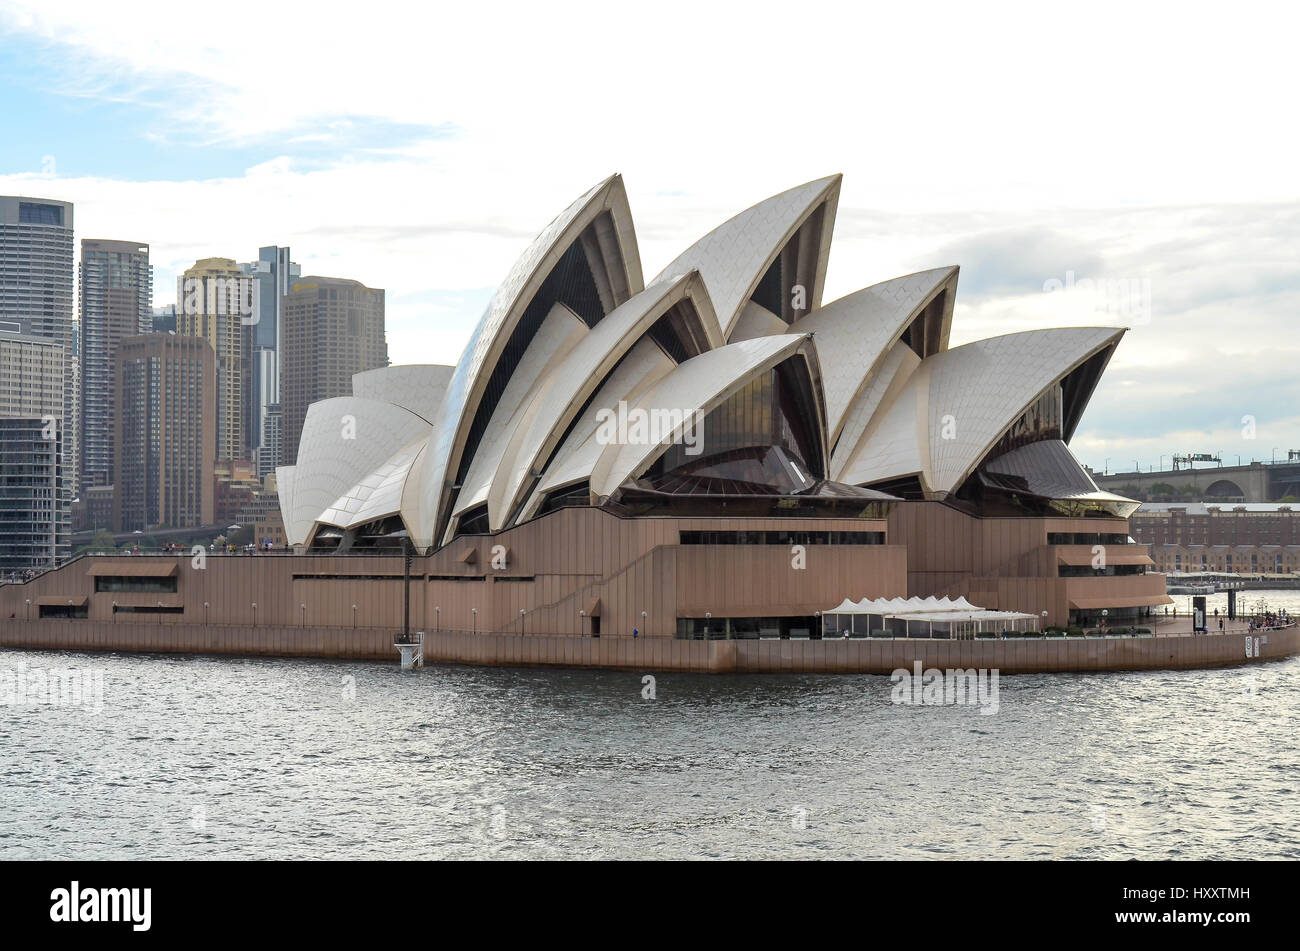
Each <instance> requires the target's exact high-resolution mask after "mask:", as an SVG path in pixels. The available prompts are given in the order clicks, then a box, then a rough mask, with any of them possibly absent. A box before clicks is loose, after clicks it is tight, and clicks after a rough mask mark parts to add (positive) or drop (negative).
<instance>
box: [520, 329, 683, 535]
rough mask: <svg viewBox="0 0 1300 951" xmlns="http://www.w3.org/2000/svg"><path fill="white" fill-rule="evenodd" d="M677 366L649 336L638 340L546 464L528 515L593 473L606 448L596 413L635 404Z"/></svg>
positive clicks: (528, 507)
mask: <svg viewBox="0 0 1300 951" xmlns="http://www.w3.org/2000/svg"><path fill="white" fill-rule="evenodd" d="M674 366H676V364H674V363H673V361H672V360H670V359H669V358H668V357H667V355H665V354H664V352H663V350H661V349H660V348H659V347H658V345H656V344H655V343H653V342H652V341H650V340H649V339H644V338H643V339H642V340H640V341H638V342H637V344H636V345H635V346H634V347H633V348H632V349H631V351H630V352H629V353H628V355H627V358H626V359H625V360H623V362H622V363H620V364H619V365H618V368H617V369H615V370H614V372H613V373H612V374H610V377H609V379H608V380H607V381H606V383H605V385H604V386H602V387H601V388H600V389H599V390H598V391H597V392H596V395H595V397H593V398H592V401H591V404H590V405H589V406H588V407H587V409H586V411H585V412H584V413H583V414H582V416H581V417H580V418H579V419H578V421H577V422H576V423H575V424H574V426H573V429H572V431H570V433H569V435H568V437H566V438H565V440H564V443H563V444H562V445H561V446H560V449H559V451H558V452H556V454H555V459H554V460H553V461H552V462H551V464H550V465H549V466H548V467H547V469H546V472H545V473H544V474H543V476H542V479H541V481H540V482H539V483H538V484H537V489H536V490H535V491H534V493H533V495H532V496H531V497H530V499H529V502H528V505H527V506H526V507H525V509H524V516H525V517H530V516H531V515H532V513H533V512H535V511H536V509H537V506H538V505H539V504H540V502H541V501H542V498H543V497H544V496H545V495H546V494H547V493H550V492H553V491H555V490H556V489H560V488H563V487H565V486H567V485H572V484H573V483H575V482H581V481H582V480H583V479H586V478H588V477H589V476H590V475H591V470H592V469H593V468H594V467H595V465H596V460H597V459H599V458H600V454H601V451H602V450H603V449H604V448H605V447H604V446H603V445H601V443H600V442H599V441H598V440H597V439H596V430H597V427H598V425H599V422H598V419H597V416H598V415H599V413H600V412H601V410H616V409H617V407H618V403H619V401H620V400H624V401H626V402H627V403H629V404H630V405H636V400H637V399H638V398H639V397H640V396H641V394H642V393H644V392H646V391H647V390H648V389H649V388H650V387H652V386H653V385H654V384H656V383H657V382H658V381H659V380H661V379H663V378H664V377H665V376H667V375H668V374H669V373H670V372H672V369H673V367H674Z"/></svg>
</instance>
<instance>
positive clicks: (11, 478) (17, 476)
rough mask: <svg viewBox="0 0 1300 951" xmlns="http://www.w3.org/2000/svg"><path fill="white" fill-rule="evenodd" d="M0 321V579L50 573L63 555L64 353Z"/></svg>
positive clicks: (18, 325)
mask: <svg viewBox="0 0 1300 951" xmlns="http://www.w3.org/2000/svg"><path fill="white" fill-rule="evenodd" d="M25 330H26V326H25V324H24V323H23V322H22V321H13V320H0V574H10V573H13V572H17V571H24V570H27V569H29V568H30V569H35V568H50V567H54V566H55V565H57V564H58V563H59V562H61V561H65V560H66V559H67V558H68V554H69V529H70V507H69V502H70V498H71V497H70V493H69V487H68V483H67V479H66V478H65V475H64V472H63V467H62V460H63V458H64V456H63V452H62V449H63V441H64V429H63V425H62V419H63V410H64V406H63V397H64V391H65V386H64V371H65V369H66V368H67V365H66V362H65V359H64V354H63V347H62V346H61V345H60V344H59V343H58V342H57V341H55V340H52V339H50V338H49V337H45V336H37V335H34V334H30V333H26V332H25Z"/></svg>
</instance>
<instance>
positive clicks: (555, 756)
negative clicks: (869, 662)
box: [0, 651, 1300, 859]
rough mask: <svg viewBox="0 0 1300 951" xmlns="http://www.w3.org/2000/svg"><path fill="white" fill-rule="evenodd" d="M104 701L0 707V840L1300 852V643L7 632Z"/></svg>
mask: <svg viewBox="0 0 1300 951" xmlns="http://www.w3.org/2000/svg"><path fill="white" fill-rule="evenodd" d="M21 664H26V665H28V667H29V668H31V667H42V668H46V669H63V668H69V667H76V668H87V667H89V668H93V669H95V670H98V671H101V672H102V674H103V678H104V680H103V683H104V694H103V704H102V708H101V709H100V710H99V712H95V711H94V709H93V707H90V708H87V707H75V706H48V705H31V704H29V705H25V706H13V705H10V706H3V707H0V751H2V752H3V761H2V762H0V776H2V777H3V798H2V801H0V858H82V857H84V858H337V859H348V858H451V857H502V858H507V857H592V858H670V857H725V858H779V857H801V858H817V857H825V858H855V857H857V858H917V857H933V858H944V857H979V858H1042V857H1058V858H1067V857H1069V858H1107V859H1121V858H1131V857H1139V858H1189V859H1190V858H1207V857H1221V858H1262V857H1287V858H1297V857H1300V830H1298V829H1297V827H1298V826H1300V792H1297V789H1296V786H1297V779H1298V778H1300V746H1298V744H1297V741H1296V725H1297V722H1300V717H1298V716H1297V714H1300V699H1297V698H1298V697H1300V659H1292V660H1286V661H1280V662H1275V663H1270V664H1262V665H1258V666H1253V667H1246V668H1230V669H1223V670H1207V671H1183V672H1155V673H1130V674H1107V675H1096V674H1094V675H1066V674H1054V675H1047V674H1043V675H1027V676H1019V677H1003V678H1001V681H1000V709H999V710H998V712H997V713H996V714H994V715H982V714H981V713H980V710H979V708H977V707H955V706H946V707H945V706H937V707H935V706H931V707H924V706H901V705H895V704H893V703H891V702H890V689H891V684H890V681H889V679H888V678H886V677H879V676H811V675H809V676H727V677H716V676H712V677H711V676H704V675H682V674H659V675H657V681H656V684H655V687H656V691H655V693H656V696H655V699H652V700H651V699H643V697H642V691H643V685H642V680H641V677H642V675H641V674H640V673H635V672H626V673H624V672H613V671H592V670H511V669H488V668H483V669H479V668H471V667H428V668H425V669H424V670H422V671H413V672H402V671H400V670H398V669H397V666H396V664H395V663H394V664H391V665H383V664H369V663H348V662H334V661H293V662H291V661H286V660H264V659H257V660H242V659H239V658H205V657H190V656H164V655H116V654H73V653H59V652H17V651H0V670H2V669H3V668H5V667H9V668H10V669H14V668H16V667H18V666H19V665H21Z"/></svg>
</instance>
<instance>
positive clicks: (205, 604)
mask: <svg viewBox="0 0 1300 951" xmlns="http://www.w3.org/2000/svg"><path fill="white" fill-rule="evenodd" d="M116 603H117V602H114V604H116ZM203 626H204V627H207V626H208V602H206V601H204V602H203Z"/></svg>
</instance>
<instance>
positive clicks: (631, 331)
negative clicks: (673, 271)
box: [488, 271, 784, 529]
mask: <svg viewBox="0 0 1300 951" xmlns="http://www.w3.org/2000/svg"><path fill="white" fill-rule="evenodd" d="M688 296H689V297H690V298H691V299H692V300H693V301H694V302H695V303H696V304H697V307H699V308H700V310H699V311H697V313H702V314H704V315H706V319H709V320H711V319H712V315H711V313H710V311H709V309H708V302H707V300H705V299H704V298H705V297H706V292H705V290H704V283H703V281H702V280H701V279H700V276H699V273H698V272H696V271H691V272H689V273H687V274H684V275H682V276H680V277H675V278H663V279H662V280H658V281H655V282H654V283H653V284H651V285H650V286H649V287H647V288H646V289H645V290H644V291H642V292H641V293H640V294H637V295H635V296H634V297H632V298H631V299H630V300H628V301H627V302H626V303H624V304H623V305H621V306H619V307H616V308H615V309H614V310H613V311H611V312H610V313H609V315H608V316H606V317H605V319H604V320H602V321H601V322H600V323H598V324H597V325H596V326H595V327H593V328H592V329H591V332H590V333H588V334H587V335H586V336H585V337H583V338H582V339H581V340H579V341H578V342H577V343H576V344H575V345H574V347H573V348H572V349H571V350H570V351H569V352H568V353H567V354H565V355H564V358H563V360H562V361H561V362H560V363H559V364H558V365H557V367H556V369H555V371H554V372H553V373H550V374H548V375H547V378H546V379H545V380H543V381H541V383H540V385H539V386H537V387H535V388H534V389H533V391H532V393H531V394H530V395H529V399H528V400H527V401H526V403H524V404H523V405H521V406H520V408H519V409H518V410H517V411H516V412H515V414H514V416H513V417H512V418H511V420H510V424H509V426H508V429H509V431H510V441H509V445H508V446H507V447H506V449H505V451H504V452H503V453H502V454H501V459H500V463H499V464H498V466H497V470H496V473H495V475H494V476H493V479H492V488H491V490H490V493H489V495H488V503H489V504H488V509H489V513H490V515H491V525H492V528H493V529H497V528H502V527H504V526H505V520H506V519H507V518H509V516H510V514H511V513H512V512H513V511H514V508H515V506H516V504H517V503H518V502H519V501H521V500H520V499H519V497H518V496H519V493H520V492H521V491H522V489H523V486H524V484H525V481H526V479H527V476H528V474H529V473H530V472H532V471H533V470H534V468H535V467H537V466H540V465H542V464H544V462H545V457H546V456H547V455H549V451H550V450H551V449H552V448H554V447H555V444H556V443H557V442H558V441H559V439H560V438H561V437H562V436H563V435H564V432H565V430H566V429H568V427H569V423H570V422H572V421H573V418H574V416H575V415H576V414H577V413H578V411H579V410H580V409H582V406H583V404H584V403H585V402H586V401H587V398H588V397H590V396H591V395H592V393H593V392H594V391H595V389H596V388H597V387H598V386H599V385H600V383H601V381H602V380H603V379H604V378H605V377H606V376H607V375H608V374H609V372H610V371H611V370H612V369H613V368H614V365H615V364H616V363H617V362H618V360H619V359H620V358H621V357H622V356H623V355H624V354H625V353H627V352H628V351H629V350H630V349H631V348H632V346H633V345H634V344H635V343H636V342H637V341H638V340H639V339H641V338H642V336H643V335H645V334H646V333H648V332H649V331H650V328H651V327H652V326H654V323H655V321H656V320H658V319H659V318H660V317H661V316H662V315H663V314H664V313H666V312H667V311H668V309H669V308H671V307H672V306H673V305H675V304H677V303H678V302H680V301H682V300H684V299H686V298H687V297H688ZM783 326H784V325H783ZM700 329H701V330H703V326H701V327H700Z"/></svg>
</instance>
